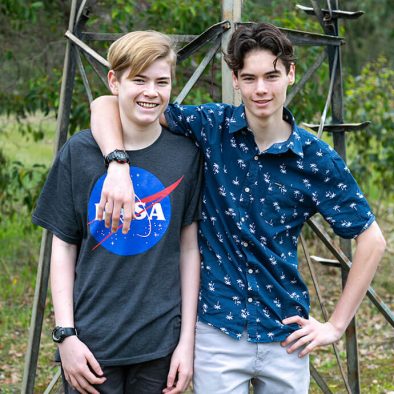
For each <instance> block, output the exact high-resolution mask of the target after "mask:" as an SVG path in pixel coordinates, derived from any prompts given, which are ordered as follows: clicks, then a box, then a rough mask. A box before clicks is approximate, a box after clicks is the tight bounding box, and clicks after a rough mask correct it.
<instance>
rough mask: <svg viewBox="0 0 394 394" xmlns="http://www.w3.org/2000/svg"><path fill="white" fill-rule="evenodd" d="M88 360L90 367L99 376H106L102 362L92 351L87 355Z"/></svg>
mask: <svg viewBox="0 0 394 394" xmlns="http://www.w3.org/2000/svg"><path fill="white" fill-rule="evenodd" d="M86 360H87V361H88V364H89V366H90V368H91V369H92V370H93V372H94V373H95V374H96V375H97V376H99V377H104V372H103V370H102V369H101V367H100V364H99V363H98V361H97V360H96V358H95V357H94V356H93V354H92V353H89V354H88V355H87V356H86Z"/></svg>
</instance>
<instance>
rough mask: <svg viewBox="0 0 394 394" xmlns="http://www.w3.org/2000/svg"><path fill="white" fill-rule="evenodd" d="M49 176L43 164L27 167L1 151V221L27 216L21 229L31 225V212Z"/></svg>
mask: <svg viewBox="0 0 394 394" xmlns="http://www.w3.org/2000/svg"><path fill="white" fill-rule="evenodd" d="M46 176H47V168H46V166H45V165H43V164H34V165H33V166H31V167H26V166H25V165H24V164H23V163H22V162H20V161H12V162H11V161H9V160H8V159H6V158H5V157H4V155H3V154H2V152H1V151H0V200H1V202H2V203H1V205H0V223H1V222H2V221H6V220H9V219H10V218H12V217H15V216H20V217H25V218H26V220H25V221H24V222H22V223H23V225H22V226H21V230H25V229H28V228H30V227H31V220H30V214H31V211H32V209H33V207H34V206H35V203H36V201H37V198H38V196H39V194H40V192H41V189H42V187H43V185H44V182H45V179H46Z"/></svg>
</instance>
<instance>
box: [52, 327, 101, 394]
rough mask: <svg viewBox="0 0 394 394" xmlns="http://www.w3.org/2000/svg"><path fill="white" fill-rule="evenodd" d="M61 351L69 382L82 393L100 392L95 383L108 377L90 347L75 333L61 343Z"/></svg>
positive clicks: (99, 382)
mask: <svg viewBox="0 0 394 394" xmlns="http://www.w3.org/2000/svg"><path fill="white" fill-rule="evenodd" d="M59 352H60V358H61V360H62V368H63V371H64V376H65V378H66V380H67V382H68V383H69V384H70V385H71V386H72V387H73V388H74V389H76V390H78V392H80V393H82V394H87V393H92V394H99V392H98V391H97V390H96V389H95V388H94V387H93V385H94V384H102V383H104V382H105V380H106V378H105V377H104V376H103V371H102V369H101V367H100V364H99V363H98V362H97V360H96V359H95V357H94V356H93V354H92V352H91V351H90V350H89V349H88V347H87V346H86V345H85V344H84V343H83V342H81V341H80V340H79V339H78V337H76V336H75V335H73V336H71V337H67V338H66V339H65V340H64V341H63V342H62V343H59ZM92 371H93V372H92ZM96 375H97V376H96Z"/></svg>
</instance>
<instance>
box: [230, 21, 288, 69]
mask: <svg viewBox="0 0 394 394" xmlns="http://www.w3.org/2000/svg"><path fill="white" fill-rule="evenodd" d="M259 49H266V50H269V51H271V52H272V54H273V55H275V56H276V59H275V61H274V67H276V62H277V61H278V59H280V60H282V62H283V64H284V66H285V68H286V72H287V73H288V72H289V70H290V65H291V64H292V63H294V62H295V56H294V50H293V45H292V43H291V41H290V40H289V39H288V38H287V36H286V35H285V34H284V33H282V32H281V31H280V30H279V29H278V28H277V27H276V26H274V25H271V24H270V23H253V24H249V25H241V26H239V27H238V29H237V30H235V32H234V33H233V35H232V36H231V38H230V41H229V44H228V47H227V54H225V55H224V60H225V61H226V63H227V65H228V66H229V67H230V69H231V70H232V71H233V72H234V74H235V75H238V71H239V70H241V69H242V68H243V66H244V59H245V56H246V54H247V53H248V52H250V51H253V50H259Z"/></svg>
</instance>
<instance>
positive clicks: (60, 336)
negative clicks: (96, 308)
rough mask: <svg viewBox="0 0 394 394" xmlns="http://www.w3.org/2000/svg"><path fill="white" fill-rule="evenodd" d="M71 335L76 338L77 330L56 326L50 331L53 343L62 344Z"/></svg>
mask: <svg viewBox="0 0 394 394" xmlns="http://www.w3.org/2000/svg"><path fill="white" fill-rule="evenodd" d="M73 335H76V336H78V334H77V329H76V328H74V327H59V326H56V327H55V328H54V329H53V331H52V339H53V342H56V343H62V342H63V341H64V340H65V339H66V338H67V337H71V336H73Z"/></svg>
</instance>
